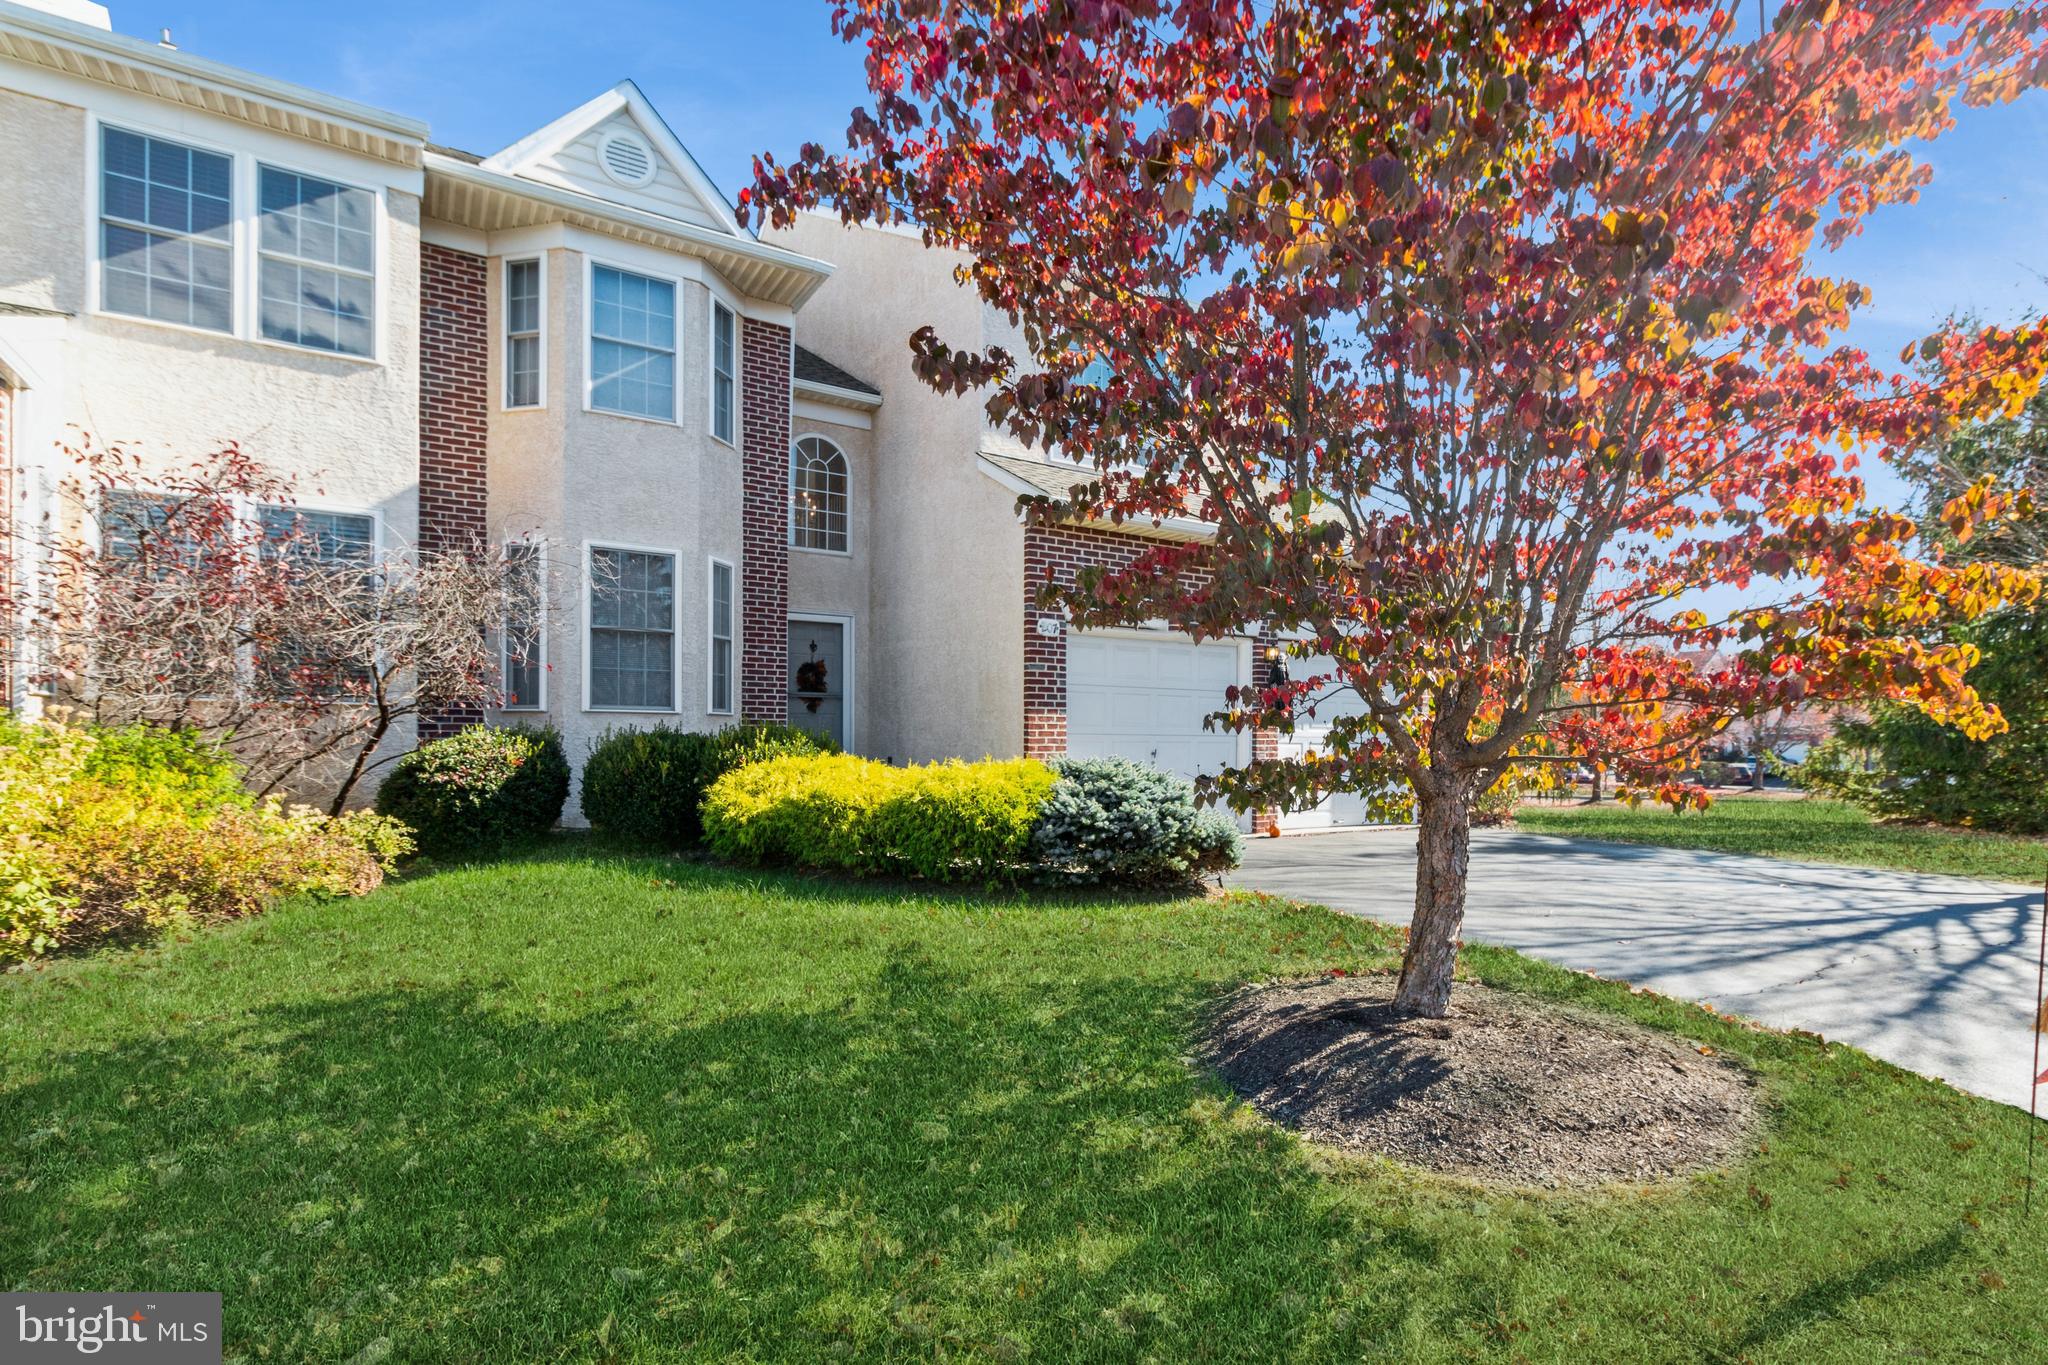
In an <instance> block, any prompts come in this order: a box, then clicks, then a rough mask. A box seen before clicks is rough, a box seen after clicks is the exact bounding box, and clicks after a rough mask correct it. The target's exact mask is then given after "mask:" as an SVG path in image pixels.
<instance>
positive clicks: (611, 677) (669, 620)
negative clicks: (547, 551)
mask: <svg viewBox="0 0 2048 1365" xmlns="http://www.w3.org/2000/svg"><path fill="white" fill-rule="evenodd" d="M588 567H589V585H590V586H589V598H588V603H587V606H588V610H587V611H586V612H585V620H586V621H587V622H588V625H587V626H586V630H585V638H584V658H585V665H584V679H585V683H584V688H585V706H586V709H588V710H593V711H673V710H675V709H676V667H675V660H676V605H677V604H676V591H675V585H676V556H675V554H674V552H673V551H668V550H648V549H641V548H637V547H633V546H614V545H593V546H591V547H590V557H589V566H588Z"/></svg>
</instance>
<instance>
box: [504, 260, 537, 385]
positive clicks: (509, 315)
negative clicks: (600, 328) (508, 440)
mask: <svg viewBox="0 0 2048 1365" xmlns="http://www.w3.org/2000/svg"><path fill="white" fill-rule="evenodd" d="M540 309H541V285H540V261H539V260H537V259H536V260H531V261H507V262H505V406H506V407H508V408H537V407H539V406H540V405H541V399H540Z"/></svg>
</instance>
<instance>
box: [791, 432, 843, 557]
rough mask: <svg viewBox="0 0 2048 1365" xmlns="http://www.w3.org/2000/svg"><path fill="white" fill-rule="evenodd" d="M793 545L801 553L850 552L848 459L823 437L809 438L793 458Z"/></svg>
mask: <svg viewBox="0 0 2048 1365" xmlns="http://www.w3.org/2000/svg"><path fill="white" fill-rule="evenodd" d="M789 497H790V508H789V543H790V544H791V545H793V546H795V547H796V548H797V549H799V550H829V551H831V552H832V553H834V554H845V553H847V551H848V550H849V548H850V537H849V524H850V522H851V516H850V510H851V509H850V507H849V505H848V504H849V501H850V499H849V495H848V492H847V478H846V455H845V453H844V452H843V451H841V450H840V449H839V447H838V446H835V445H833V444H832V443H831V442H830V441H828V440H826V439H825V438H824V437H822V436H806V437H804V438H803V439H802V440H800V441H798V442H797V443H796V447H795V449H794V450H793V451H792V452H791V455H790V471H789Z"/></svg>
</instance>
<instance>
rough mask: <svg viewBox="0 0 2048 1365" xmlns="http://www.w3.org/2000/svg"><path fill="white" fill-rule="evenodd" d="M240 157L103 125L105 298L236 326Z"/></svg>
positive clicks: (174, 316) (161, 317)
mask: <svg viewBox="0 0 2048 1365" xmlns="http://www.w3.org/2000/svg"><path fill="white" fill-rule="evenodd" d="M231 170H232V163H231V161H230V160H229V158H227V157H225V156H222V155H221V154H219V153H218V152H206V151H201V150H200V149H198V148H197V147H187V146H185V145H184V144H183V143H178V142H168V141H166V140H164V139H163V138H158V137H145V136H144V135H142V134H141V133H131V132H127V131H125V130H123V129H120V128H109V127H102V128H101V129H100V306H101V307H102V308H104V309H106V310H107V311H108V312H110V313H128V314H131V315H133V316H135V317H144V318H154V319H156V320H157V321H158V322H175V323H179V324H181V325H183V326H186V327H203V328H205V329H207V330H208V331H212V332H231V331H233V330H234V261H233V246H232V240H233V231H232V224H233V222H234V211H233V208H234V206H233V196H232V193H231V190H230V185H231V183H232V180H233V176H232V174H231Z"/></svg>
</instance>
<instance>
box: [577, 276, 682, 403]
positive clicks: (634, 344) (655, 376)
mask: <svg viewBox="0 0 2048 1365" xmlns="http://www.w3.org/2000/svg"><path fill="white" fill-rule="evenodd" d="M590 406H591V407H593V408H597V409H599V410H600V411H603V412H618V413H624V414H626V415H627V416H631V417H654V418H659V419H660V420H662V421H664V422H673V421H674V420H675V419H676V287H675V285H674V284H673V283H672V282H670V281H667V280H653V279H649V278H647V277H646V276H645V275H633V274H628V273H627V272H626V271H623V270H614V269H612V268H611V267H610V266H606V265H593V266H592V267H591V268H590Z"/></svg>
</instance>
